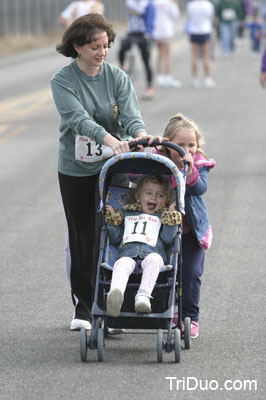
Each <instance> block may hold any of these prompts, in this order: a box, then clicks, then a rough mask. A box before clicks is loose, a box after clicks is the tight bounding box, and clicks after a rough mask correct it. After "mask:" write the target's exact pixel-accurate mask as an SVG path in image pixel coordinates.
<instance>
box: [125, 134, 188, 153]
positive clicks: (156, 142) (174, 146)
mask: <svg viewBox="0 0 266 400" xmlns="http://www.w3.org/2000/svg"><path fill="white" fill-rule="evenodd" d="M139 145H140V146H143V147H156V146H166V147H170V148H171V149H174V150H175V151H177V152H178V153H179V154H180V156H181V157H184V155H185V154H186V153H185V151H184V150H183V149H182V147H180V146H178V145H177V144H175V143H172V142H169V141H168V140H165V139H163V140H162V141H160V140H159V139H157V138H154V140H153V141H152V142H151V141H150V140H149V139H140V140H138V141H131V142H128V147H129V148H130V149H134V147H137V146H139Z"/></svg>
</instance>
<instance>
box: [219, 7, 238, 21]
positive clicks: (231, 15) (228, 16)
mask: <svg viewBox="0 0 266 400" xmlns="http://www.w3.org/2000/svg"><path fill="white" fill-rule="evenodd" d="M222 18H223V20H225V21H234V20H235V19H236V12H235V10H234V9H233V8H225V9H224V10H222Z"/></svg>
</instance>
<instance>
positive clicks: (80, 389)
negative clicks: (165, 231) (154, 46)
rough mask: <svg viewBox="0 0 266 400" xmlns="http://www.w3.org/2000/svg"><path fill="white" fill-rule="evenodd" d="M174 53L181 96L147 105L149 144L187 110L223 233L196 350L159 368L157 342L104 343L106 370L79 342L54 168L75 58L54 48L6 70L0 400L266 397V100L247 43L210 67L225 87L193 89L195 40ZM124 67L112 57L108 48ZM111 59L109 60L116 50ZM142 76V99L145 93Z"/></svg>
mask: <svg viewBox="0 0 266 400" xmlns="http://www.w3.org/2000/svg"><path fill="white" fill-rule="evenodd" d="M179 39H182V40H181V41H179V42H176V43H175V51H174V62H173V65H174V68H173V75H174V76H175V77H176V78H178V79H180V80H182V82H183V87H182V88H181V89H161V88H156V93H155V94H156V96H155V99H154V100H153V101H146V102H145V101H142V100H140V106H141V112H142V115H143V118H144V120H145V122H146V124H147V127H148V129H149V132H150V133H151V134H154V135H156V134H162V132H163V129H164V126H165V125H166V123H167V121H168V119H169V118H170V117H171V116H172V115H173V114H175V113H177V112H182V113H183V114H185V115H187V116H190V117H192V118H193V119H195V121H196V122H197V123H198V124H199V125H200V127H201V128H202V131H203V132H204V136H205V140H206V144H205V150H206V152H207V154H208V155H209V157H211V158H214V159H215V160H216V162H217V164H216V167H215V169H214V170H213V171H211V173H210V176H209V189H208V193H207V195H206V201H207V204H208V210H209V217H210V220H211V223H212V226H213V230H214V241H213V246H212V248H211V249H210V250H209V251H208V252H207V253H206V264H205V272H204V275H203V277H202V291H201V313H200V321H199V327H200V335H199V337H198V338H197V339H196V340H194V341H193V342H192V348H191V349H190V350H182V354H181V356H182V359H181V363H180V364H175V363H174V354H173V353H170V354H165V357H164V363H162V364H158V363H157V361H156V335H155V334H154V333H151V334H146V333H143V332H141V331H139V332H136V333H134V334H132V333H128V334H124V335H120V336H112V337H110V336H109V338H108V340H107V341H106V346H105V358H104V362H103V363H98V361H97V353H96V351H91V350H89V352H88V362H87V363H81V361H80V354H79V333H78V332H70V331H69V323H70V320H71V316H72V304H71V299H70V294H69V289H68V286H67V282H66V279H65V273H64V265H63V264H64V263H63V248H64V241H65V225H64V216H63V211H62V206H61V201H60V196H59V190H58V183H57V173H56V163H57V160H56V159H57V141H58V124H59V117H58V115H57V112H56V110H55V107H54V104H53V102H52V99H51V94H50V91H49V80H50V77H51V75H52V74H53V73H54V72H55V71H56V70H57V69H59V68H60V67H61V66H63V65H65V64H66V62H67V60H66V59H64V57H62V56H60V55H56V54H55V52H54V49H53V48H49V49H44V50H40V51H35V52H31V53H28V54H22V55H19V56H17V57H10V58H8V59H5V60H2V61H0V74H1V83H0V192H1V195H0V207H1V211H0V254H1V259H0V271H1V284H0V285H1V286H0V288H1V290H0V294H1V311H0V367H1V375H0V398H1V400H7V399H8V400H11V399H16V400H24V399H35V400H39V399H40V400H46V399H47V400H48V399H49V400H57V399H65V400H68V399H73V398H85V399H92V400H98V399H102V400H114V399H120V400H125V399H128V398H130V399H131V400H137V399H150V398H152V399H154V400H164V399H167V400H168V399H169V400H172V399H177V398H178V399H189V400H190V399H197V400H198V399H199V400H201V399H210V398H212V399H213V398H214V399H218V400H219V399H226V400H227V399H229V400H230V399H252V400H253V399H261V400H262V399H264V398H265V391H266V385H265V333H264V329H265V320H266V318H265V293H266V291H265V265H266V263H265V259H266V246H265V237H266V223H265V222H266V205H265V204H266V202H265V197H266V177H265V169H266V161H265V146H266V124H265V121H266V113H265V102H266V91H265V90H264V91H263V89H261V88H260V86H259V83H258V73H259V65H260V59H259V58H257V59H254V58H252V57H251V55H250V53H249V48H248V42H247V41H245V42H244V43H242V44H241V45H239V46H238V48H237V53H236V55H235V58H234V59H233V60H230V61H227V62H226V61H222V60H221V59H220V56H219V47H217V49H216V58H215V60H214V61H213V76H214V78H215V80H216V82H217V87H216V88H215V89H211V90H208V89H204V88H202V89H198V90H193V89H191V88H190V87H189V83H190V53H189V48H188V44H187V41H186V38H180V37H179ZM110 52H111V53H110V54H112V56H111V58H110V59H112V58H114V56H115V52H116V49H115V48H114V49H113V50H110ZM112 52H113V53H112ZM142 76H143V70H142V66H141V65H140V66H139V78H138V80H137V81H136V83H135V84H136V90H137V93H138V95H140V94H141V93H142V90H143V88H144V83H143V78H142Z"/></svg>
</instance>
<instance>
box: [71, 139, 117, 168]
mask: <svg viewBox="0 0 266 400" xmlns="http://www.w3.org/2000/svg"><path fill="white" fill-rule="evenodd" d="M113 155H114V153H113V150H112V149H111V147H108V146H105V145H104V144H99V143H96V142H95V141H94V140H93V139H91V138H89V137H87V136H82V135H76V143H75V159H76V160H79V161H83V162H87V163H92V162H97V161H101V160H105V159H106V158H109V157H112V156H113Z"/></svg>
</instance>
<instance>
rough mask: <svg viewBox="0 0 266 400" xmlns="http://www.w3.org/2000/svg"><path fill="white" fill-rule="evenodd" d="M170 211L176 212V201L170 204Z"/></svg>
mask: <svg viewBox="0 0 266 400" xmlns="http://www.w3.org/2000/svg"><path fill="white" fill-rule="evenodd" d="M169 211H176V202H175V201H174V202H173V203H172V204H170V206H169Z"/></svg>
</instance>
